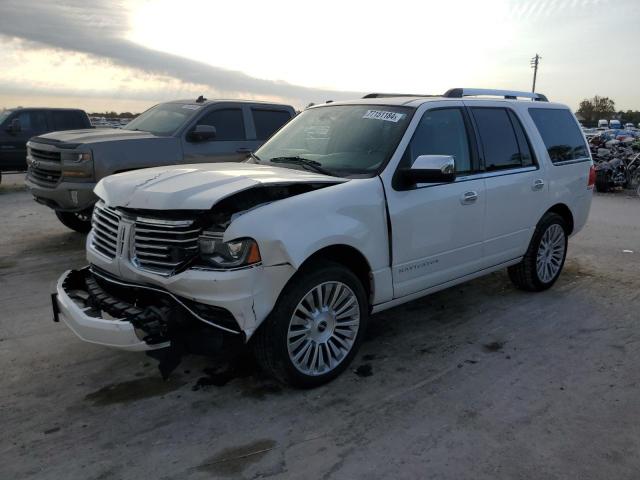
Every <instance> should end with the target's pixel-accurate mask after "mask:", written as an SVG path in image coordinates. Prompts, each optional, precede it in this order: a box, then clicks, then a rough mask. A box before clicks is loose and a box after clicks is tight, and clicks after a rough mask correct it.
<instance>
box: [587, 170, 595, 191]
mask: <svg viewBox="0 0 640 480" xmlns="http://www.w3.org/2000/svg"><path fill="white" fill-rule="evenodd" d="M595 184H596V167H595V166H593V165H591V168H590V169H589V181H588V182H587V188H588V189H592V188H593V186H594V185H595Z"/></svg>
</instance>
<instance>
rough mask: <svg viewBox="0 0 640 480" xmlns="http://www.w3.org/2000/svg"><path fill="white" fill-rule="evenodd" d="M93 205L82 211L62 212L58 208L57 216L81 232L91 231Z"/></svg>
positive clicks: (66, 224)
mask: <svg viewBox="0 0 640 480" xmlns="http://www.w3.org/2000/svg"><path fill="white" fill-rule="evenodd" d="M92 214H93V207H90V208H87V209H86V210H82V211H80V212H60V211H57V210H56V217H58V220H60V221H61V222H62V224H63V225H64V226H65V227H67V228H70V229H71V230H75V231H76V232H79V233H89V230H91V215H92Z"/></svg>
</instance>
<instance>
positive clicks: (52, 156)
mask: <svg viewBox="0 0 640 480" xmlns="http://www.w3.org/2000/svg"><path fill="white" fill-rule="evenodd" d="M29 155H30V156H31V158H33V159H34V160H44V161H46V162H56V163H60V152H52V151H50V150H40V149H38V148H31V147H29Z"/></svg>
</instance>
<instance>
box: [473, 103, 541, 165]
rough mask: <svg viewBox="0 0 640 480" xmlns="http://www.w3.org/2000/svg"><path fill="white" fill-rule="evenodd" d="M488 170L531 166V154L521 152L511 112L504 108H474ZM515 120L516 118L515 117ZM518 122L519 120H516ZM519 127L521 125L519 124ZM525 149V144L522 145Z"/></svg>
mask: <svg viewBox="0 0 640 480" xmlns="http://www.w3.org/2000/svg"><path fill="white" fill-rule="evenodd" d="M471 110H472V112H473V117H474V119H475V121H476V125H477V126H478V133H479V134H480V141H481V143H482V147H483V150H484V164H485V168H486V169H487V170H501V169H505V168H518V167H522V166H527V165H531V152H530V151H529V152H527V150H528V145H527V149H526V150H525V151H523V152H521V151H520V148H521V145H520V144H519V142H518V138H517V137H516V131H515V129H514V126H513V123H512V120H511V118H510V116H509V115H510V112H507V110H506V109H504V108H480V107H479V108H472V109H471ZM514 119H515V117H514ZM515 120H516V121H517V119H515ZM518 126H519V124H518ZM522 146H523V148H524V144H522Z"/></svg>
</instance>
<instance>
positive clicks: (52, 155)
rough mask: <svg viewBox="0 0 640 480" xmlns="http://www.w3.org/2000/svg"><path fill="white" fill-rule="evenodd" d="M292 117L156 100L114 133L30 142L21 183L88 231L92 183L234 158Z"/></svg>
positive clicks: (261, 107) (212, 103)
mask: <svg viewBox="0 0 640 480" xmlns="http://www.w3.org/2000/svg"><path fill="white" fill-rule="evenodd" d="M293 116H295V110H294V109H293V107H291V106H289V105H281V104H275V103H264V102H257V101H237V100H207V99H205V98H203V97H199V98H198V99H197V100H191V101H189V100H181V101H174V102H168V103H162V104H159V105H156V106H154V107H152V108H150V109H149V110H147V111H146V112H144V113H143V114H142V115H140V116H139V117H138V118H136V119H134V120H133V121H131V122H130V123H129V124H128V125H126V126H125V127H124V128H121V129H120V128H99V129H85V130H70V131H64V132H53V133H49V134H46V135H42V136H38V137H33V138H32V139H31V140H30V141H29V142H28V143H27V165H28V171H27V177H26V185H27V187H28V188H29V190H30V191H31V193H32V194H33V196H34V198H35V200H36V201H37V202H39V203H42V204H44V205H47V206H48V207H51V208H52V209H53V210H55V213H56V215H57V217H58V219H59V220H60V221H61V222H62V223H63V224H64V225H66V226H67V227H69V228H71V229H73V230H76V231H78V232H88V231H89V230H90V229H91V213H92V211H93V206H94V204H95V203H96V201H97V197H96V196H95V194H94V193H93V188H94V187H95V185H96V183H98V181H99V180H100V179H102V178H104V177H106V176H108V175H112V174H114V173H120V172H126V171H129V170H136V169H140V168H147V167H157V166H163V165H174V164H189V163H205V162H233V161H240V160H243V159H244V158H246V157H247V155H248V154H249V153H250V152H253V151H255V150H256V149H257V148H258V147H260V146H261V145H262V144H263V143H264V141H265V140H266V139H267V138H269V137H270V136H271V135H272V134H273V133H274V132H275V131H277V130H278V129H279V128H280V127H281V126H282V125H284V124H285V123H287V122H288V121H289V120H290V119H291V118H292V117H293Z"/></svg>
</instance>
